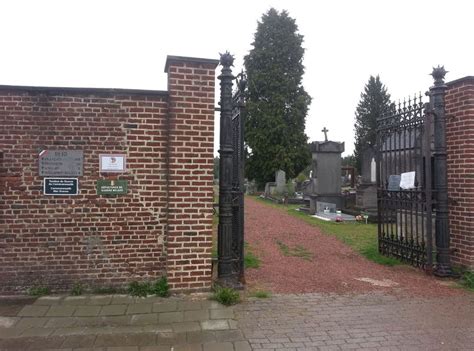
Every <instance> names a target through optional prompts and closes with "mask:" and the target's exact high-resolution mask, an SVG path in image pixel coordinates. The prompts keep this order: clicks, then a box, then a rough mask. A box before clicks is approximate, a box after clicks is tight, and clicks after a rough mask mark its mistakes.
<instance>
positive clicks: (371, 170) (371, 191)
mask: <svg viewBox="0 0 474 351" xmlns="http://www.w3.org/2000/svg"><path fill="white" fill-rule="evenodd" d="M375 157H376V155H375V149H374V148H373V147H372V146H368V147H366V148H365V149H364V150H363V151H362V165H361V166H362V167H361V173H362V174H361V181H360V184H359V185H358V187H357V195H356V206H357V208H358V209H360V210H362V211H364V212H368V214H369V216H374V217H375V216H376V215H377V178H376V160H375Z"/></svg>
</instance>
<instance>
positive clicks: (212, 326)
mask: <svg viewBox="0 0 474 351" xmlns="http://www.w3.org/2000/svg"><path fill="white" fill-rule="evenodd" d="M201 327H202V330H226V329H229V323H227V320H225V319H213V320H209V321H202V322H201Z"/></svg>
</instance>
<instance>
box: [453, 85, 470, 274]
mask: <svg viewBox="0 0 474 351" xmlns="http://www.w3.org/2000/svg"><path fill="white" fill-rule="evenodd" d="M446 138H447V152H448V154H447V156H448V196H449V224H450V231H451V248H452V249H454V250H453V251H454V253H453V256H452V260H453V263H455V264H458V265H463V266H467V267H470V268H471V269H474V77H465V78H462V79H459V80H456V81H454V82H451V83H448V91H447V95H446Z"/></svg>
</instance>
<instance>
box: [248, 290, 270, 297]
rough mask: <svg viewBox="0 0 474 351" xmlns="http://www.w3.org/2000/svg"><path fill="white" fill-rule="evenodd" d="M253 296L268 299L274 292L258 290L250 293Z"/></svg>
mask: <svg viewBox="0 0 474 351" xmlns="http://www.w3.org/2000/svg"><path fill="white" fill-rule="evenodd" d="M250 296H251V297H257V298H259V299H268V298H270V297H272V294H271V293H270V292H269V291H265V290H257V291H254V292H252V293H251V294H250Z"/></svg>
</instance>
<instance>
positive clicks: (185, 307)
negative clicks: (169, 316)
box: [178, 301, 202, 311]
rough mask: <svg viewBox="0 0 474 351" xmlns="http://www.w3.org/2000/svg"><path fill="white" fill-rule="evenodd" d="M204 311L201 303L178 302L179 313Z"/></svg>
mask: <svg viewBox="0 0 474 351" xmlns="http://www.w3.org/2000/svg"><path fill="white" fill-rule="evenodd" d="M200 309H202V306H201V301H178V311H194V310H200Z"/></svg>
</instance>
